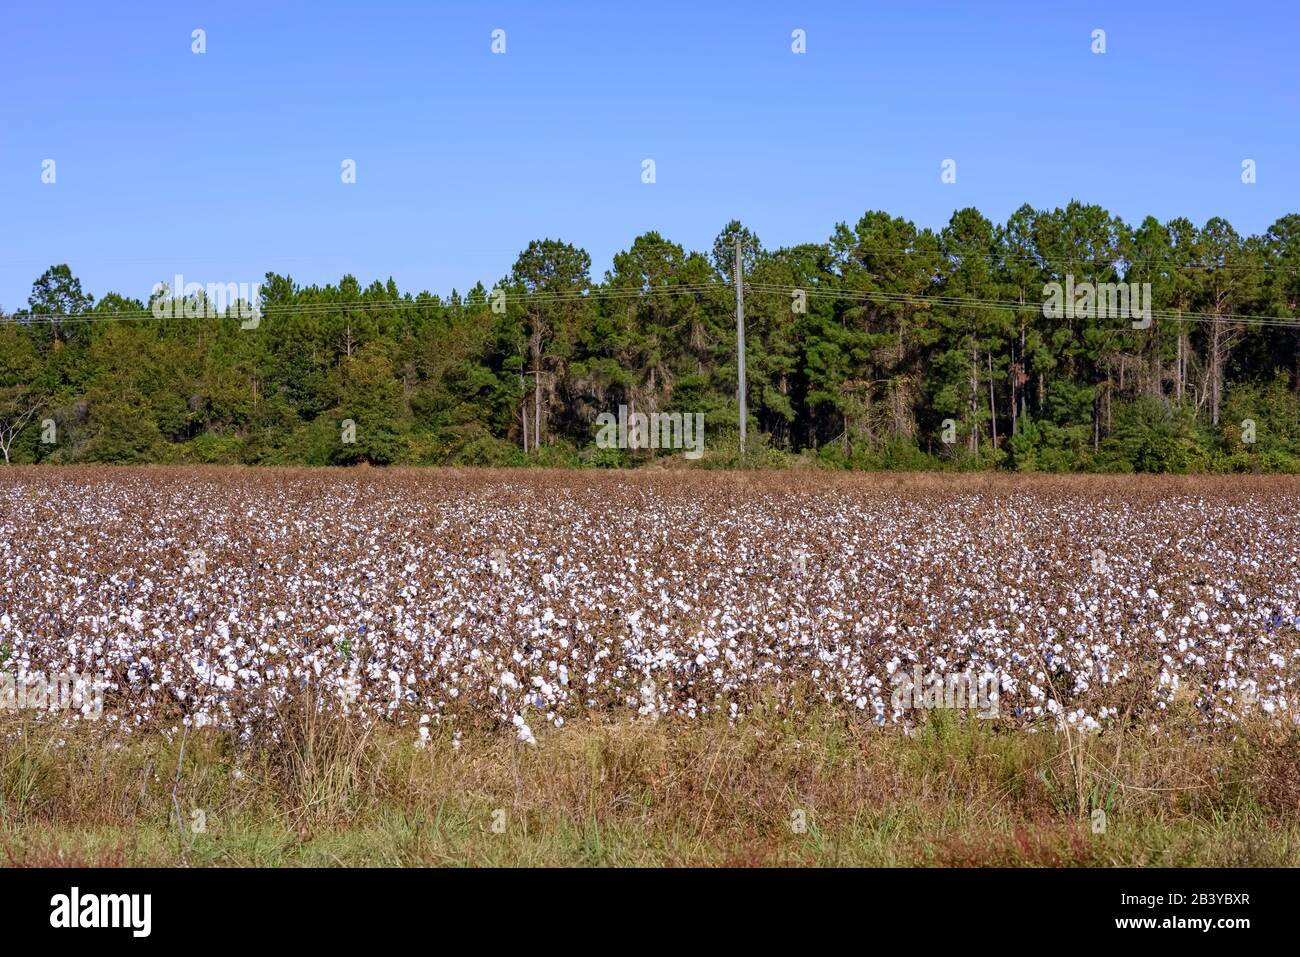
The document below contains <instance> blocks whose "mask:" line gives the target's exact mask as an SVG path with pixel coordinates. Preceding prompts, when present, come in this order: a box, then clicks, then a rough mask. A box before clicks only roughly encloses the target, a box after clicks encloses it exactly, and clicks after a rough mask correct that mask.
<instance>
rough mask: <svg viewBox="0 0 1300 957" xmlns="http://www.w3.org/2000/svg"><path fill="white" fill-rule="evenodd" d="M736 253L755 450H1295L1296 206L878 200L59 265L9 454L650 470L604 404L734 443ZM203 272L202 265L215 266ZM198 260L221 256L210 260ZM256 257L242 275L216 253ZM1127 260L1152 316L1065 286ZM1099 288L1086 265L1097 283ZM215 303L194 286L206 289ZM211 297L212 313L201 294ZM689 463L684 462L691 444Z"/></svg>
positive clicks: (941, 455)
mask: <svg viewBox="0 0 1300 957" xmlns="http://www.w3.org/2000/svg"><path fill="white" fill-rule="evenodd" d="M738 242H739V244H740V248H741V250H742V259H743V274H744V277H745V287H744V293H745V296H744V299H745V318H746V367H747V378H748V388H747V405H748V410H749V441H748V447H747V448H746V449H745V455H744V459H743V460H744V461H745V462H748V463H756V464H780V463H783V462H800V461H802V462H809V463H813V462H817V463H824V464H828V465H832V466H839V467H854V468H899V469H910V468H995V467H1002V468H1013V469H1021V470H1055V471H1071V470H1107V471H1176V472H1183V471H1202V470H1211V471H1278V470H1285V471H1297V470H1300V349H1298V348H1297V346H1298V345H1300V320H1297V319H1296V317H1297V316H1298V315H1300V215H1288V216H1285V217H1283V218H1282V219H1279V220H1278V221H1277V222H1276V223H1275V224H1274V225H1273V226H1272V227H1271V228H1270V229H1269V230H1268V231H1267V232H1266V233H1264V234H1263V235H1260V236H1241V235H1239V234H1238V233H1237V232H1236V231H1234V230H1233V228H1232V227H1231V226H1230V225H1229V224H1228V223H1227V222H1225V221H1224V220H1222V219H1212V220H1210V221H1209V222H1207V223H1206V224H1205V225H1204V226H1202V227H1197V226H1195V225H1194V224H1193V223H1191V222H1189V221H1188V220H1185V219H1175V220H1172V221H1170V222H1167V223H1161V222H1158V221H1157V220H1155V219H1154V218H1147V219H1146V220H1144V221H1143V222H1142V223H1141V224H1139V225H1137V226H1130V225H1127V224H1126V223H1124V222H1123V221H1121V220H1120V219H1119V218H1117V217H1115V216H1112V215H1111V214H1109V213H1108V212H1107V211H1106V210H1104V209H1102V208H1100V207H1098V206H1087V205H1083V204H1080V203H1071V204H1070V205H1069V206H1068V207H1066V208H1064V209H1056V210H1051V211H1045V210H1034V209H1031V208H1029V207H1027V206H1026V207H1022V208H1021V209H1019V210H1018V211H1017V212H1016V213H1015V214H1014V215H1013V216H1012V217H1011V218H1010V219H1009V220H1008V221H1007V222H1006V223H1005V224H1001V225H999V224H996V223H993V222H991V221H990V220H988V219H987V218H985V217H984V216H983V215H981V214H980V213H979V212H978V211H977V210H975V209H963V210H960V211H959V212H957V213H955V214H954V215H953V217H952V219H951V221H950V222H949V223H948V225H947V226H945V227H944V228H943V229H942V230H939V231H938V232H935V231H932V230H929V229H918V228H917V227H916V226H915V225H914V224H912V223H911V222H908V221H907V220H905V219H901V218H896V217H891V216H890V215H888V214H887V213H883V212H870V213H867V214H866V215H864V216H863V217H862V218H861V219H860V220H858V221H857V222H856V223H854V224H847V223H845V224H840V225H839V226H837V227H836V228H835V230H834V233H833V235H832V236H831V237H830V238H829V239H828V240H826V241H824V242H819V243H807V244H804V245H799V246H793V247H789V248H782V249H772V250H769V249H765V248H764V247H763V245H762V244H761V242H760V241H759V238H758V237H757V236H755V235H753V233H751V232H750V231H749V230H747V229H745V228H744V227H743V226H742V225H741V224H739V223H736V222H732V223H730V224H728V225H727V226H726V228H724V229H723V231H722V232H721V233H720V234H719V236H718V237H717V240H716V242H715V244H714V247H713V249H712V250H711V251H709V252H708V253H701V252H692V251H688V250H686V249H684V248H683V247H682V246H680V245H678V244H676V243H673V242H670V241H668V240H667V239H665V238H663V237H661V236H660V235H658V234H657V233H653V232H651V233H646V234H645V235H642V236H639V237H637V238H636V239H635V240H634V241H633V242H632V244H631V246H630V247H629V248H628V249H626V250H625V251H623V252H621V253H619V254H617V255H616V256H615V257H614V262H613V268H612V269H611V270H610V271H609V272H607V273H606V275H605V276H604V278H603V279H601V280H599V281H598V280H596V279H594V278H593V277H592V276H591V258H590V256H588V255H587V253H586V252H584V251H583V250H582V249H579V248H577V247H574V246H571V245H568V244H567V243H563V242H560V241H556V240H549V239H548V240H540V241H535V242H533V243H530V244H529V246H528V248H527V249H525V250H524V251H523V252H522V253H521V254H520V255H519V258H518V260H517V262H516V263H515V264H514V267H513V269H512V270H511V272H510V274H509V275H508V276H505V277H502V278H501V279H500V280H499V281H498V282H496V283H494V284H492V285H491V286H490V287H489V286H485V285H483V284H479V285H478V286H476V287H475V288H474V289H472V290H470V291H469V292H467V293H465V294H463V295H462V294H459V293H456V292H453V293H452V294H451V295H450V296H449V297H439V296H435V295H431V294H429V293H427V292H422V293H420V294H418V295H412V294H411V293H402V292H401V291H400V290H398V289H397V287H396V285H395V284H394V283H393V281H392V280H391V279H390V280H389V281H388V282H387V283H379V282H374V283H371V284H370V285H369V286H366V287H362V286H361V284H360V283H359V282H358V281H357V280H356V279H355V278H354V277H352V276H345V277H344V278H343V279H342V280H341V281H340V282H339V283H338V284H337V285H328V286H323V287H322V286H306V287H303V286H299V285H297V284H295V283H294V282H293V280H292V279H291V278H289V277H288V276H280V275H275V274H271V273H268V274H267V275H266V277H265V280H264V282H263V284H262V288H261V305H260V314H259V318H257V319H255V320H248V319H246V318H244V319H241V315H245V314H242V313H240V312H239V311H238V310H237V308H236V306H235V305H234V304H231V303H226V304H225V310H226V311H225V312H224V313H223V314H220V315H213V314H212V308H213V305H214V304H213V303H210V302H207V301H206V300H205V299H203V298H201V296H199V297H194V298H192V299H190V300H189V301H188V304H189V305H190V310H189V315H188V316H187V312H186V309H185V308H184V305H185V303H183V302H182V301H180V299H179V298H176V297H177V296H179V295H180V294H182V293H184V290H175V291H172V290H164V291H163V292H161V293H158V294H156V295H155V297H154V298H155V299H156V298H157V296H158V295H161V296H164V297H167V298H170V299H174V301H175V308H172V309H170V310H168V311H169V312H170V313H171V314H170V315H164V316H163V317H162V318H158V317H157V316H156V315H155V313H156V312H161V311H163V310H158V309H155V308H154V307H155V306H156V305H157V303H156V302H155V301H154V300H152V299H151V300H150V301H148V302H146V301H144V300H138V299H130V298H127V297H124V296H122V295H118V294H116V293H110V294H108V295H105V296H104V297H103V298H102V299H100V300H98V301H95V300H94V299H93V297H92V296H90V295H88V294H86V293H85V292H84V291H83V290H82V288H81V285H80V282H79V281H78V280H77V279H76V278H75V277H74V276H73V274H72V273H71V271H70V270H69V269H68V267H67V266H55V267H52V268H51V269H50V270H48V271H47V272H46V273H45V274H44V275H43V276H41V277H40V279H39V280H37V282H36V283H35V285H34V286H33V289H32V294H31V297H30V299H29V301H28V308H27V309H24V310H21V311H19V312H16V313H14V314H11V315H4V316H3V321H0V451H3V453H4V457H5V460H6V461H9V462H211V463H249V464H347V463H356V462H370V463H374V464H387V463H412V464H437V463H459V464H483V465H516V464H529V463H536V464H543V465H579V464H593V465H604V466H617V465H635V464H641V463H646V462H649V461H651V460H653V459H655V458H663V457H665V456H669V455H673V453H672V452H669V451H663V450H660V451H657V452H654V451H650V450H629V449H618V448H597V447H596V443H595V436H596V430H597V426H596V417H597V415H599V414H600V413H602V412H610V413H615V414H616V413H617V411H618V408H619V406H620V405H622V406H626V408H627V409H628V410H630V411H641V412H654V411H660V412H684V413H685V412H690V413H695V412H702V413H704V416H705V422H706V431H705V454H704V456H703V458H701V459H700V460H699V462H697V463H695V464H697V465H704V466H708V465H715V466H716V465H735V464H739V463H740V462H741V460H742V458H741V455H740V452H741V450H740V448H739V445H738V440H737V434H738V429H737V425H738V403H737V399H736V383H737V371H738V370H737V361H736V329H735V287H734V268H733V258H734V255H735V252H734V251H735V249H736V244H737V243H738ZM196 278H197V277H196ZM205 278H207V277H205ZM221 278H222V280H223V281H228V280H230V279H241V280H244V279H247V277H221ZM1053 282H1055V283H1060V284H1062V287H1063V288H1070V289H1073V290H1078V289H1080V288H1089V289H1091V288H1096V289H1098V290H1099V295H1098V299H1100V304H1101V306H1104V305H1105V304H1106V301H1107V296H1106V292H1105V290H1107V289H1109V293H1110V296H1111V298H1112V299H1113V298H1114V292H1115V288H1116V287H1115V286H1108V284H1132V286H1131V287H1128V288H1131V289H1132V290H1133V292H1134V294H1135V296H1137V295H1140V294H1141V293H1142V292H1143V291H1145V292H1146V293H1147V296H1146V297H1142V298H1141V299H1140V301H1141V302H1142V303H1143V308H1144V309H1145V310H1148V314H1147V316H1146V318H1144V319H1133V320H1130V318H1129V317H1128V316H1127V315H1118V316H1117V315H1115V314H1114V313H1113V312H1108V311H1107V310H1106V309H1105V308H1100V307H1096V306H1095V301H1094V302H1089V301H1085V300H1084V299H1080V301H1079V303H1078V308H1073V307H1074V306H1075V303H1074V302H1073V301H1067V302H1066V303H1065V304H1064V305H1065V308H1063V309H1062V308H1059V306H1060V296H1059V294H1057V296H1056V300H1055V307H1054V308H1049V309H1047V310H1045V309H1044V302H1045V300H1047V299H1048V298H1049V296H1048V294H1047V293H1046V292H1045V290H1046V289H1047V288H1048V287H1049V284H1051V283H1053ZM1088 284H1090V285H1088ZM196 305H197V306H198V307H199V308H197V309H196V308H195V306H196ZM196 312H197V313H199V314H198V315H195V313H196ZM677 458H681V456H680V455H678V456H677Z"/></svg>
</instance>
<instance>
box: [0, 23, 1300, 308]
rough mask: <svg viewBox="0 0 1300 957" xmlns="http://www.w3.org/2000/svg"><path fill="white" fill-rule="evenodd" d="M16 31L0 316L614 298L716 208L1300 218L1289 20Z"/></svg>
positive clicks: (13, 27) (38, 27)
mask: <svg viewBox="0 0 1300 957" xmlns="http://www.w3.org/2000/svg"><path fill="white" fill-rule="evenodd" d="M0 21H2V23H0V64H3V70H4V79H3V83H4V87H5V91H4V94H3V95H2V96H0V222H2V223H3V229H0V305H3V306H4V307H5V308H6V309H10V310H12V309H14V308H18V307H21V306H24V305H25V304H26V300H27V296H28V294H29V291H30V287H31V283H32V281H33V280H34V279H35V278H36V277H37V276H38V275H39V274H40V273H41V272H42V271H43V270H44V268H45V267H46V266H48V265H50V264H51V263H57V262H65V261H66V262H68V263H70V264H71V266H72V268H73V271H74V272H75V273H76V274H77V275H78V276H79V277H80V278H81V279H82V282H83V286H84V288H85V289H86V290H87V291H88V292H90V293H93V294H94V295H95V296H96V297H97V298H98V297H100V296H102V295H103V294H104V293H105V292H107V291H109V290H113V291H117V292H121V293H124V294H128V295H133V296H137V297H140V298H147V297H148V294H149V290H150V288H151V287H152V285H153V284H154V283H155V282H157V281H159V280H162V279H170V278H171V276H172V275H173V274H174V273H176V272H182V273H184V274H185V276H186V279H187V280H192V281H198V282H205V283H206V282H215V281H221V282H229V281H236V282H238V281H255V280H258V279H260V278H261V276H262V274H263V273H264V272H266V271H267V270H274V271H277V272H287V273H289V274H291V275H292V276H293V277H294V278H295V279H296V280H298V281H299V282H302V283H310V282H321V283H324V282H333V281H337V279H338V278H339V277H340V276H342V275H343V274H344V273H347V272H351V273H353V274H355V275H356V276H357V277H358V278H359V279H360V280H361V281H362V283H363V284H364V283H367V282H369V281H370V280H372V279H376V278H378V279H387V278H388V277H389V276H390V275H391V276H392V277H393V278H394V279H396V281H397V283H398V285H399V286H400V287H401V288H402V289H403V290H404V291H405V290H408V289H410V290H412V291H419V290H420V289H428V290H430V291H433V292H437V293H447V292H450V290H451V289H452V287H456V288H459V289H461V290H464V289H466V288H468V287H469V286H471V285H473V283H474V282H475V281H476V280H479V279H482V280H483V281H484V282H486V283H489V284H490V283H491V282H492V281H494V280H495V279H497V278H498V277H500V276H502V275H503V274H505V273H506V272H507V271H508V270H509V268H510V266H511V264H512V263H513V261H514V258H515V256H516V254H517V253H518V251H519V250H520V249H521V248H523V246H525V245H526V244H527V243H528V241H529V240H530V239H533V238H540V237H547V236H549V237H557V238H562V239H564V240H567V241H569V242H572V243H575V244H577V245H580V246H582V247H584V248H586V249H587V250H588V251H589V252H590V253H591V255H592V258H593V274H594V275H595V276H597V277H599V276H601V275H603V273H604V270H605V269H606V268H608V266H609V264H610V260H611V257H612V255H613V254H614V253H615V252H616V251H618V250H619V249H623V248H626V247H627V245H628V244H629V243H630V242H631V240H632V239H633V238H634V237H635V236H636V235H638V234H639V233H641V232H644V231H646V230H650V229H656V230H659V231H660V232H661V233H663V234H664V235H665V236H667V237H669V238H671V239H673V240H676V241H678V242H681V243H683V244H685V245H686V246H687V247H689V248H696V249H707V248H708V247H709V245H710V244H711V242H712V239H713V237H714V235H715V234H716V233H717V232H718V230H719V229H720V228H721V227H722V226H723V225H724V224H725V223H726V221H727V220H729V219H731V218H733V217H736V218H739V219H741V220H742V221H743V222H745V223H746V225H748V226H750V227H751V228H752V229H754V230H755V231H756V232H757V233H758V234H759V236H760V237H761V239H762V240H763V242H764V244H765V245H766V246H768V247H775V246H781V245H789V244H793V243H796V242H803V241H817V240H823V239H825V238H826V237H827V236H829V235H830V233H831V231H832V229H833V227H834V225H835V223H836V222H838V221H842V220H847V221H855V220H856V219H857V218H858V217H859V216H860V215H861V214H862V213H863V212H865V211H866V210H868V209H885V210H887V211H889V212H890V213H892V214H895V215H901V216H905V217H908V218H909V219H912V220H914V221H915V222H917V223H918V224H920V225H922V226H933V227H939V226H941V225H942V224H943V223H944V222H946V221H947V219H948V217H949V216H950V215H951V214H952V212H953V210H954V209H957V208H960V207H963V206H976V207H978V208H979V209H980V210H982V211H983V212H984V213H985V214H986V215H988V216H990V217H992V218H993V219H995V220H1003V219H1005V217H1006V216H1007V215H1008V213H1010V212H1011V211H1012V210H1014V209H1015V208H1016V207H1017V206H1019V205H1020V204H1021V203H1024V202H1028V203H1031V204H1033V205H1035V206H1040V207H1055V206H1057V205H1062V204H1064V203H1066V202H1068V201H1069V200H1070V199H1071V198H1077V199H1080V200H1083V201H1087V202H1096V203H1100V204H1102V205H1104V206H1106V207H1108V208H1109V209H1110V210H1112V211H1113V212H1115V213H1118V214H1120V215H1122V216H1124V217H1125V218H1126V219H1128V220H1130V221H1136V220H1139V219H1140V218H1141V217H1142V216H1144V215H1146V214H1154V215H1155V216H1158V217H1160V218H1162V219H1165V218H1169V217H1171V216H1177V215H1186V216H1188V217H1190V218H1192V219H1193V220H1194V221H1196V222H1197V223H1202V222H1204V221H1205V220H1206V219H1207V218H1209V217H1211V216H1216V215H1218V216H1224V217H1226V218H1227V219H1229V220H1230V221H1231V222H1232V223H1233V225H1234V226H1236V227H1237V229H1238V230H1240V231H1242V232H1258V231H1261V230H1263V229H1266V228H1267V227H1268V225H1269V224H1270V223H1272V222H1273V221H1274V220H1275V219H1277V218H1278V217H1279V216H1281V215H1283V214H1285V213H1288V212H1300V54H1298V53H1297V41H1298V40H1300V4H1297V3H1295V2H1294V0H1264V2H1252V3H1246V4H1234V3H1223V2H1222V0H1216V2H1213V3H1210V2H1201V0H1190V2H1141V3H1139V2H1134V0H1128V2H1119V3H1110V2H1098V3H1083V2H1068V3H1064V2H1050V3H1047V2H1041V3H1036V4H1029V3H1011V2H979V3H976V2H970V3H957V2H905V0H890V2H870V3H868V2H862V0H858V2H844V3H812V2H793V0H791V2H783V3H770V2H743V3H742V2H714V3H701V2H688V3H678V2H672V0H664V2H654V3H645V4H643V3H623V2H613V0H603V2H568V3H561V2H552V3H546V4H542V3H538V2H529V3H484V2H477V3H470V2H461V3H433V2H421V3H415V2H410V3H385V2H382V0H376V2H365V3H362V2H354V3H346V4H342V3H340V4H336V3H330V2H312V3H295V4H289V3H281V2H275V0H262V2H258V3H243V2H221V3H210V4H205V3H199V4H190V3H178V2H172V3H130V4H116V3H106V2H103V0H96V2H83V3H58V2H40V3H8V4H6V5H5V6H4V9H3V12H2V13H0ZM195 28H202V29H204V30H206V32H207V52H206V53H205V54H204V55H202V56H199V55H195V54H193V53H191V49H190V47H191V31H192V30H194V29H195ZM496 28H501V29H504V30H505V31H506V38H507V52H506V54H505V55H504V56H496V55H493V54H492V53H491V52H490V43H491V37H490V34H491V32H492V30H494V29H496ZM795 28H802V29H804V30H805V31H807V47H808V52H807V53H806V54H804V55H795V54H793V53H792V52H791V50H790V43H791V39H790V34H791V31H792V30H793V29H795ZM1095 28H1102V29H1104V30H1105V31H1106V42H1107V52H1106V53H1105V55H1101V56H1098V55H1094V54H1092V53H1091V52H1090V43H1091V38H1090V34H1091V31H1092V30H1093V29H1095ZM47 158H49V159H54V160H55V161H56V162H57V183H56V184H54V185H52V186H51V185H44V184H42V183H41V163H42V160H44V159H47ZM348 158H350V159H354V160H355V161H356V163H357V179H358V182H357V183H356V185H344V184H343V183H342V182H341V181H340V164H341V163H342V161H343V160H344V159H348ZM646 158H652V159H654V160H655V162H656V164H657V178H658V181H657V183H655V184H654V185H653V186H648V185H644V184H643V183H642V182H641V162H642V160H643V159H646ZM946 158H952V159H955V160H956V161H957V164H958V165H957V174H958V175H957V183H956V184H955V185H945V184H942V183H941V182H940V178H939V171H940V164H941V162H942V161H943V160H944V159H946ZM1245 158H1251V159H1254V160H1256V161H1257V163H1258V183H1257V184H1256V185H1253V186H1244V185H1243V184H1242V183H1241V179H1240V172H1241V161H1242V160H1243V159H1245Z"/></svg>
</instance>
